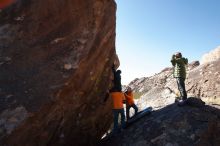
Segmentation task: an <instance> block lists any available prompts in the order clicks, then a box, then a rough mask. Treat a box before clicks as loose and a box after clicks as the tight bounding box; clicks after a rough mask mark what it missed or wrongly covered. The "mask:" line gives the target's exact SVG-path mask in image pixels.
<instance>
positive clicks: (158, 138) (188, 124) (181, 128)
mask: <svg viewBox="0 0 220 146" xmlns="http://www.w3.org/2000/svg"><path fill="white" fill-rule="evenodd" d="M219 116H220V110H219V109H217V108H214V107H211V106H208V105H204V102H202V101H201V100H200V99H198V98H190V99H189V100H188V104H187V105H186V106H183V107H178V106H177V104H171V105H168V106H166V107H164V108H161V109H160V110H157V111H154V112H152V114H151V115H148V116H146V117H144V118H142V119H141V120H139V121H137V122H136V123H134V124H133V125H132V126H130V127H128V128H126V129H125V130H123V131H122V132H121V133H120V134H118V135H116V136H114V137H106V138H104V139H103V140H102V141H101V142H100V145H101V146H102V145H103V146H121V145H132V146H145V145H146V146H211V145H213V146H218V145H219V144H220V138H219V134H220V127H219V125H220V118H219Z"/></svg>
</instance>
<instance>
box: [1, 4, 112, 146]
mask: <svg viewBox="0 0 220 146" xmlns="http://www.w3.org/2000/svg"><path fill="white" fill-rule="evenodd" d="M115 12H116V4H115V2H114V0H105V1H103V0H89V1H82V0H37V1H27V0H17V1H16V3H14V4H13V5H11V6H10V7H8V8H7V9H4V10H2V11H1V12H0V112H1V114H0V116H1V117H0V138H1V144H0V145H3V144H2V143H5V142H6V143H8V145H10V146H39V145H40V146H45V145H52V146H56V145H68V146H70V145H92V144H94V143H95V142H96V141H97V140H98V139H99V138H100V137H101V136H102V135H103V134H104V133H105V131H107V130H108V128H109V126H110V124H111V104H110V102H107V103H105V104H102V101H103V99H104V96H105V93H106V91H107V90H108V89H109V88H110V86H111V85H110V83H111V76H112V73H111V66H112V64H113V62H114V61H115V58H116V54H115V20H116V18H115ZM7 113H8V114H9V115H6V114H7ZM18 115H19V117H20V118H19V119H18ZM9 123H10V124H11V125H10V124H9ZM15 127H17V128H16V129H15ZM5 134H8V136H7V138H6V137H5ZM3 138H4V141H3Z"/></svg>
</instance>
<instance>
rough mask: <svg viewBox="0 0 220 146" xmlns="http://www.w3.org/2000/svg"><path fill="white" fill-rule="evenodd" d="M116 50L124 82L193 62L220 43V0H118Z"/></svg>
mask: <svg viewBox="0 0 220 146" xmlns="http://www.w3.org/2000/svg"><path fill="white" fill-rule="evenodd" d="M116 3H117V20H116V51H117V54H118V56H119V59H120V62H121V66H120V69H121V70H122V84H127V83H129V82H130V81H132V80H133V79H135V78H140V77H147V76H151V75H153V74H155V73H158V72H160V71H161V70H162V69H163V68H165V67H168V66H171V64H170V58H171V56H172V54H173V53H175V52H177V51H180V52H182V54H183V56H184V57H187V58H188V59H189V62H192V61H194V60H200V59H201V57H202V55H203V54H205V53H207V52H209V51H210V50H212V49H214V48H216V47H217V46H219V45H220V11H219V7H220V0H116Z"/></svg>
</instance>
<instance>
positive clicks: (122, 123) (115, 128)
mask: <svg viewBox="0 0 220 146" xmlns="http://www.w3.org/2000/svg"><path fill="white" fill-rule="evenodd" d="M112 111H113V115H114V127H113V132H114V133H117V132H119V131H120V129H119V126H118V117H119V114H120V115H121V127H122V128H125V112H124V109H123V108H122V109H113V110H112Z"/></svg>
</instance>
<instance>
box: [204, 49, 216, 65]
mask: <svg viewBox="0 0 220 146" xmlns="http://www.w3.org/2000/svg"><path fill="white" fill-rule="evenodd" d="M218 59H220V46H218V47H217V48H216V49H214V50H212V51H210V52H209V53H207V54H205V55H203V57H202V60H201V63H202V64H205V63H209V62H212V61H216V60H218Z"/></svg>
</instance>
